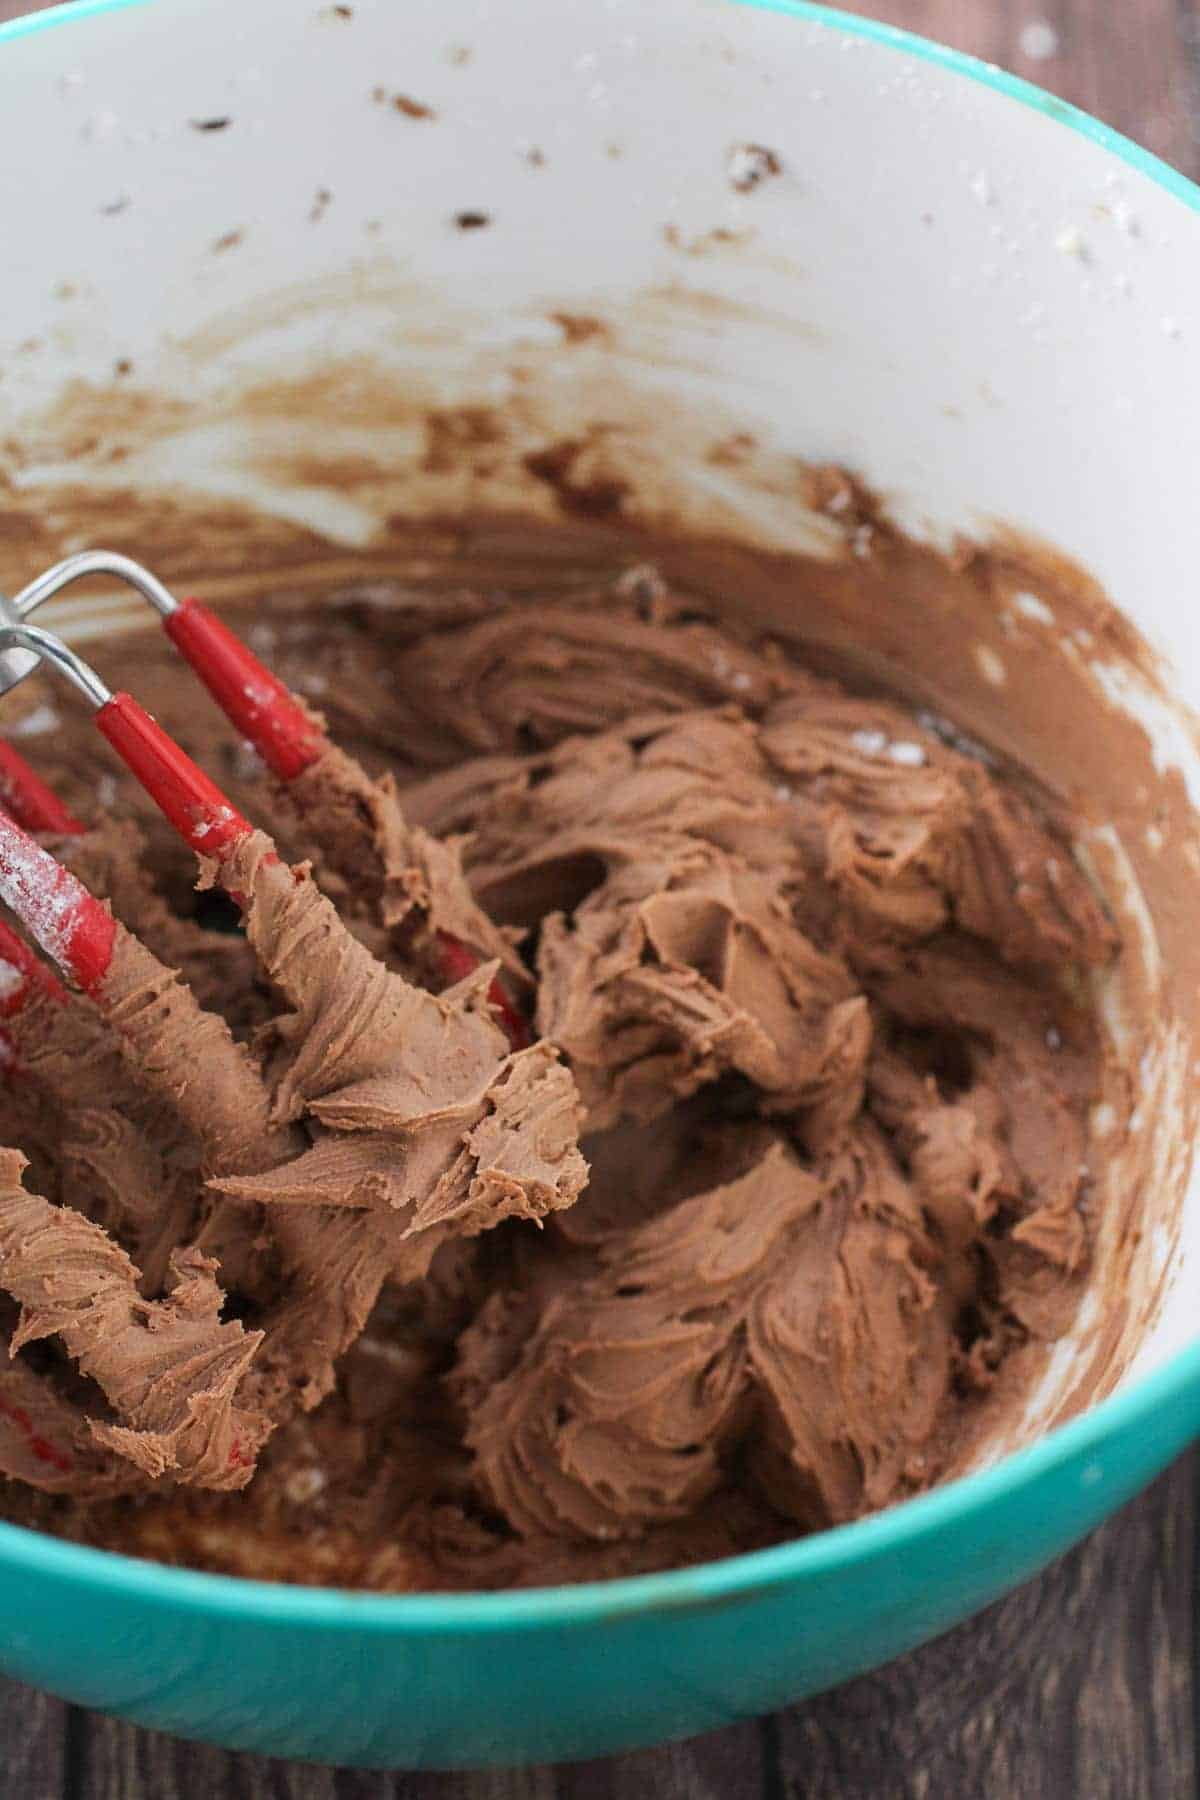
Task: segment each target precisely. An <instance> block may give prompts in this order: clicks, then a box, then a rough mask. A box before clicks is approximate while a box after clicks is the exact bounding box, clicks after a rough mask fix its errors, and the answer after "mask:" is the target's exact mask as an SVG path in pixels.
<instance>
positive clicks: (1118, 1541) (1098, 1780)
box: [0, 0, 1200, 1800]
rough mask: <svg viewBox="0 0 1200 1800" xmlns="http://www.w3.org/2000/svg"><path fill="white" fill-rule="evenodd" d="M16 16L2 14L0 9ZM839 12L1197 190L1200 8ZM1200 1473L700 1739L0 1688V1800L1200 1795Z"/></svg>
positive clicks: (1123, 3)
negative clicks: (1199, 1752)
mask: <svg viewBox="0 0 1200 1800" xmlns="http://www.w3.org/2000/svg"><path fill="white" fill-rule="evenodd" d="M168 3H169V0H168ZM234 3H236V0H224V4H226V5H229V4H234ZM514 3H515V4H517V5H519V3H520V0H514ZM652 3H653V0H647V4H652ZM219 4H221V0H214V15H215V12H216V9H217V6H218V5H219ZM29 10H34V8H32V7H31V6H30V5H28V4H25V5H22V4H20V3H19V0H16V3H14V0H0V18H3V17H9V16H11V15H13V14H15V13H18V12H23V11H29ZM849 10H851V11H853V12H860V13H866V14H872V15H874V16H876V17H880V18H886V19H888V20H890V21H892V22H893V23H895V24H898V25H905V26H908V27H909V28H910V29H912V30H914V31H921V32H924V33H926V34H927V35H929V36H931V37H937V38H941V39H943V40H944V41H945V42H947V43H951V44H954V45H957V46H958V47H960V48H962V49H965V50H971V51H974V52H975V53H976V54H977V55H980V56H984V57H987V58H988V59H989V60H990V61H992V62H996V63H1000V64H1002V65H1003V66H1004V67H1006V68H1010V69H1013V70H1015V71H1017V73H1019V74H1021V75H1025V76H1028V77H1030V78H1031V79H1033V80H1036V81H1039V82H1040V83H1041V84H1042V85H1043V86H1046V87H1050V88H1053V89H1054V90H1055V91H1056V92H1057V93H1060V94H1062V95H1064V96H1065V97H1066V98H1068V99H1070V100H1073V101H1075V102H1076V103H1077V104H1079V105H1080V106H1083V107H1086V108H1087V109H1088V110H1089V111H1090V112H1094V113H1096V114H1098V115H1099V117H1101V118H1102V119H1106V120H1108V121H1109V122H1110V123H1111V124H1113V125H1116V126H1118V127H1119V128H1120V129H1121V130H1122V131H1125V132H1127V133H1128V134H1129V135H1130V136H1131V137H1134V138H1137V139H1138V140H1139V141H1140V142H1142V143H1143V144H1146V145H1147V146H1148V147H1149V148H1150V149H1152V150H1155V151H1157V153H1158V154H1159V155H1160V156H1164V157H1166V158H1167V159H1168V161H1170V162H1173V163H1175V164H1176V165H1177V166H1178V167H1179V168H1181V169H1184V170H1185V171H1186V172H1187V173H1188V174H1190V175H1192V176H1193V177H1200V0H876V4H873V5H854V4H850V6H849ZM1198 1478H1200V1457H1198V1456H1196V1455H1192V1456H1188V1457H1185V1458H1184V1459H1183V1461H1182V1462H1180V1463H1178V1464H1176V1466H1175V1467H1174V1469H1172V1470H1171V1471H1170V1472H1169V1473H1168V1474H1167V1475H1165V1476H1164V1477H1163V1479H1162V1480H1161V1481H1159V1482H1158V1483H1156V1485H1155V1486H1154V1487H1153V1488H1151V1489H1150V1491H1149V1492H1148V1493H1146V1494H1145V1495H1143V1496H1142V1498H1141V1499H1139V1500H1137V1501H1135V1502H1134V1503H1133V1504H1132V1505H1131V1506H1129V1507H1127V1508H1126V1509H1125V1511H1124V1512H1123V1513H1121V1514H1119V1515H1118V1516H1117V1517H1116V1518H1115V1519H1113V1520H1111V1521H1110V1522H1109V1523H1108V1524H1107V1525H1105V1526H1104V1527H1103V1528H1102V1529H1101V1530H1100V1531H1098V1532H1097V1533H1096V1534H1095V1536H1094V1537H1092V1538H1091V1539H1089V1540H1088V1542H1087V1543H1085V1544H1084V1545H1082V1546H1081V1547H1080V1548H1079V1549H1078V1550H1076V1551H1074V1552H1073V1553H1072V1554H1070V1555H1069V1556H1066V1557H1064V1558H1063V1559H1062V1560H1061V1561H1060V1562H1058V1563H1056V1564H1055V1566H1054V1567H1053V1568H1051V1569H1050V1570H1049V1571H1048V1572H1047V1573H1046V1574H1045V1575H1043V1576H1042V1577H1041V1578H1040V1579H1039V1580H1037V1581H1034V1582H1031V1583H1030V1584H1029V1585H1028V1586H1027V1587H1025V1588H1023V1589H1022V1590H1021V1591H1020V1592H1019V1593H1016V1594H1014V1595H1012V1596H1011V1597H1010V1598H1009V1599H1007V1600H1004V1601H1002V1602H1001V1603H1000V1604H999V1605H997V1606H994V1607H992V1608H991V1609H990V1610H989V1611H988V1612H986V1613H984V1614H983V1615H982V1616H981V1617H980V1618H978V1619H976V1620H974V1621H972V1622H971V1623H970V1624H968V1625H965V1626H963V1627H961V1628H960V1629H959V1630H958V1631H955V1632H952V1633H951V1634H950V1635H949V1636H948V1637H945V1638H943V1639H941V1640H940V1641H939V1642H938V1643H936V1644H932V1645H930V1646H928V1647H927V1648H926V1649H924V1650H921V1651H918V1652H917V1653H916V1654H914V1655H912V1656H909V1657H906V1658H905V1659H903V1660H902V1661H901V1662H898V1663H894V1664H893V1665H892V1666H891V1667H890V1668H888V1669H885V1670H883V1671H882V1672H880V1673H879V1674H876V1675H871V1676H868V1677H866V1678H865V1679H863V1680H861V1681H856V1682H852V1683H851V1684H850V1685H849V1686H848V1687H844V1688H841V1689H839V1690H838V1691H837V1692H835V1693H832V1694H826V1695H824V1696H823V1697H822V1698H820V1699H818V1700H814V1701H809V1702H808V1703H806V1704H805V1705H802V1706H796V1707H793V1708H791V1710H790V1711H788V1712H783V1713H779V1714H777V1715H775V1716H774V1717H771V1718H768V1719H763V1720H761V1721H759V1722H757V1723H751V1724H746V1725H740V1726H735V1727H733V1728H732V1729H730V1730H726V1731H721V1732H718V1733H716V1734H714V1735H713V1736H711V1737H707V1738H698V1739H695V1740H693V1741H692V1742H691V1743H689V1744H683V1745H677V1746H674V1747H670V1748H667V1749H662V1750H652V1751H645V1752H642V1753H640V1754H638V1755H633V1756H623V1757H617V1758H614V1759H612V1760H610V1761H606V1762H596V1763H587V1764H579V1765H577V1766H575V1767H571V1768H557V1769H554V1768H537V1769H534V1768H530V1769H523V1770H517V1771H501V1772H493V1773H482V1774H478V1775H403V1774H397V1775H374V1774H363V1773H355V1772H353V1771H350V1770H331V1769H315V1768H311V1767H302V1766H300V1765H298V1764H290V1763H281V1762H268V1761H266V1760H264V1759H263V1758H261V1757H253V1756H235V1755H227V1754H226V1753H225V1752H224V1751H220V1750H211V1749H208V1748H206V1747H204V1746H200V1745H194V1744H184V1743H182V1742H180V1741H178V1740H176V1739H172V1738H166V1737H162V1736H159V1735H157V1734H155V1733H152V1732H145V1731H138V1730H135V1729H134V1728H133V1727H132V1726H128V1725H122V1724H118V1723H116V1722H115V1721H113V1720H110V1719H103V1718H100V1717H98V1716H96V1715H93V1714H89V1713H85V1712H83V1711H81V1710H80V1709H79V1708H76V1707H69V1706H65V1705H63V1704H62V1703H61V1702H59V1701H57V1700H52V1699H50V1698H48V1697H47V1696H46V1695H43V1694H38V1693H34V1692H33V1691H32V1690H30V1689H28V1688H24V1687H21V1686H19V1685H18V1684H17V1683H15V1682H6V1681H4V1680H3V1679H2V1678H0V1800H208V1797H209V1796H213V1797H217V1796H225V1795H228V1796H236V1797H237V1800H606V1796H610V1795H611V1796H621V1797H622V1800H693V1797H695V1800H1196V1797H1197V1796H1200V1785H1198V1782H1197V1760H1196V1705H1197V1699H1198V1697H1200V1659H1198V1658H1197V1655H1196V1646H1195V1642H1194V1638H1195V1623H1196V1592H1195V1587H1194V1579H1193V1578H1194V1574H1195V1571H1196V1567H1197V1564H1196V1558H1195V1537H1196V1526H1197V1519H1198V1517H1200V1513H1198V1509H1197V1480H1198Z"/></svg>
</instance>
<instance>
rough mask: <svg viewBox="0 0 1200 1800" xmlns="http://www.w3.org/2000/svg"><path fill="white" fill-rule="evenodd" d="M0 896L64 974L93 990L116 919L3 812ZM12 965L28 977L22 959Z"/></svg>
mask: <svg viewBox="0 0 1200 1800" xmlns="http://www.w3.org/2000/svg"><path fill="white" fill-rule="evenodd" d="M0 899H2V900H4V901H5V902H6V903H7V905H8V906H10V907H11V909H12V911H13V912H14V913H16V915H17V917H18V919H20V921H21V923H22V924H23V925H24V926H25V928H26V930H27V931H28V932H29V934H30V936H31V937H32V938H33V939H34V940H35V942H37V943H39V944H40V945H41V947H42V949H43V950H44V951H45V952H46V955H47V956H48V957H50V959H51V961H52V962H55V963H57V964H58V966H59V968H60V969H61V970H62V971H63V973H64V974H65V975H67V976H68V977H69V978H70V979H72V980H73V981H75V982H77V983H78V985H79V986H80V987H81V988H82V989H83V991H84V993H85V994H95V993H96V991H97V990H98V989H99V987H100V986H101V984H102V982H103V980H104V977H105V976H106V975H107V973H108V966H109V964H110V962H111V961H112V952H113V940H114V938H115V936H116V930H117V925H116V920H115V919H114V918H113V916H112V914H111V913H109V912H108V911H106V910H105V908H104V907H103V906H101V904H100V902H99V901H98V900H97V899H96V898H95V896H94V895H92V894H89V893H88V891H87V889H86V888H85V887H84V885H83V883H82V882H81V881H79V880H78V879H77V877H76V876H74V875H72V873H71V871H70V870H69V869H64V868H63V866H62V864H61V863H59V862H56V861H55V860H54V858H53V857H52V856H51V854H50V852H49V851H48V850H43V849H42V847H41V845H40V844H39V843H38V842H37V841H36V839H34V838H31V837H30V835H29V833H28V832H27V831H24V830H22V828H21V826H20V825H18V824H17V822H16V820H15V819H12V818H10V817H9V815H8V814H7V813H5V812H0ZM15 966H16V967H17V968H18V970H19V972H21V973H22V974H23V975H27V970H26V969H25V968H24V967H23V966H22V964H21V963H16V964H15ZM24 998H28V992H27V991H26V993H25V996H24ZM22 1003H23V1001H22Z"/></svg>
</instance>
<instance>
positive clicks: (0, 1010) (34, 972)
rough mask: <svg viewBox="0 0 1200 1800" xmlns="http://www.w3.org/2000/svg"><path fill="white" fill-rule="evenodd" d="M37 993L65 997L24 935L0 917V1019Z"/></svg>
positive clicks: (62, 990)
mask: <svg viewBox="0 0 1200 1800" xmlns="http://www.w3.org/2000/svg"><path fill="white" fill-rule="evenodd" d="M37 993H43V994H53V996H54V998H55V999H56V1000H65V999H66V997H67V993H66V989H65V988H64V987H63V986H62V985H61V983H60V982H59V981H57V980H56V978H55V977H54V976H53V975H52V974H51V972H50V970H49V969H48V968H47V967H46V965H45V963H44V962H41V961H39V959H38V958H37V957H36V956H35V955H34V954H33V951H32V950H31V949H30V948H29V945H28V944H27V943H26V942H25V940H24V938H19V937H18V936H17V934H16V932H15V931H14V930H13V929H12V927H11V925H6V924H5V923H4V920H3V919H0V1019H12V1018H15V1017H16V1015H17V1014H18V1013H19V1012H21V1011H22V1009H23V1008H24V1007H25V1006H27V1005H28V1004H29V1002H30V1000H32V999H33V997H34V995H35V994H37Z"/></svg>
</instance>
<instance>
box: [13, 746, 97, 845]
mask: <svg viewBox="0 0 1200 1800" xmlns="http://www.w3.org/2000/svg"><path fill="white" fill-rule="evenodd" d="M0 803H2V804H3V805H4V806H6V807H7V808H8V810H9V812H10V813H11V814H12V816H13V818H14V819H15V820H16V821H17V824H18V825H23V826H24V827H25V829H26V831H52V832H57V833H59V834H60V835H61V836H63V837H79V836H81V834H82V833H83V831H84V830H85V829H86V827H85V826H83V825H81V824H80V822H79V820H78V819H77V818H76V817H75V815H74V813H73V812H71V811H70V810H69V809H68V808H67V807H65V806H64V805H63V803H62V801H61V800H60V799H59V797H58V795H57V794H56V793H55V792H54V789H53V788H48V787H47V786H46V783H45V782H44V781H43V780H42V778H41V776H40V775H35V774H34V772H33V770H32V769H31V768H30V766H29V764H28V763H27V762H26V761H25V758H24V757H23V756H21V755H20V754H19V752H18V751H16V750H14V749H13V747H12V745H11V744H8V743H5V741H4V739H3V738H0Z"/></svg>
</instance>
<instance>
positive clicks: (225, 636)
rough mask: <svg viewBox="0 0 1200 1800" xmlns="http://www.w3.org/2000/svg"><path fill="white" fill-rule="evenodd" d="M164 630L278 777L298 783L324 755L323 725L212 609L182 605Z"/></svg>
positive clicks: (166, 621) (326, 744)
mask: <svg viewBox="0 0 1200 1800" xmlns="http://www.w3.org/2000/svg"><path fill="white" fill-rule="evenodd" d="M163 629H164V630H165V632H166V634H167V636H168V637H169V638H170V639H171V642H172V643H173V644H174V645H175V647H176V649H177V650H179V651H180V652H181V653H182V655H183V656H184V657H185V658H186V659H187V661H188V662H189V663H190V664H191V666H192V668H193V669H194V670H195V672H196V674H197V675H198V676H199V677H200V679H201V681H202V682H203V683H204V685H205V687H206V688H207V689H208V691H209V693H210V694H211V695H212V697H213V699H214V700H215V701H216V703H217V705H218V706H219V707H220V708H221V710H222V712H224V714H225V716H226V717H227V718H228V719H229V720H230V722H231V723H232V724H233V725H235V726H236V727H237V729H238V731H240V732H241V734H242V736H243V737H244V738H248V739H249V741H250V743H252V744H253V746H254V748H255V749H256V750H257V751H258V753H259V755H260V756H261V757H262V759H263V761H264V762H265V763H266V765H267V767H268V768H269V769H270V770H271V772H272V774H274V775H277V776H278V777H279V779H280V780H281V781H294V780H295V778H296V776H297V775H302V774H303V773H304V771H305V769H307V768H309V767H310V766H311V765H312V764H313V763H315V762H316V761H317V758H318V757H320V756H322V755H324V753H325V751H326V750H327V749H328V747H329V740H328V738H327V737H326V736H325V733H324V732H323V731H322V730H321V728H320V726H319V725H315V724H314V723H313V721H312V720H311V719H310V718H309V716H308V714H307V713H306V712H305V710H304V708H303V707H302V706H301V705H300V703H299V701H298V700H296V699H295V697H294V696H293V695H292V694H291V693H289V691H288V689H287V688H286V687H285V686H284V684H283V682H282V681H280V679H279V677H278V675H273V674H272V673H271V671H270V669H268V668H266V667H264V665H263V664H262V663H261V662H260V661H259V660H258V658H257V656H255V654H254V652H253V651H252V650H248V649H247V648H246V646H245V644H243V643H242V642H241V640H240V639H239V638H237V637H235V635H234V634H233V632H232V631H230V629H229V627H228V626H227V625H226V624H224V623H223V622H222V620H220V619H219V618H218V617H217V615H216V614H215V613H212V612H210V611H209V610H208V608H207V606H202V605H201V604H200V602H199V601H198V600H184V601H182V602H181V603H180V605H179V606H178V607H177V609H176V610H175V611H174V612H173V613H168V614H167V616H166V617H165V618H164V619H163Z"/></svg>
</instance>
